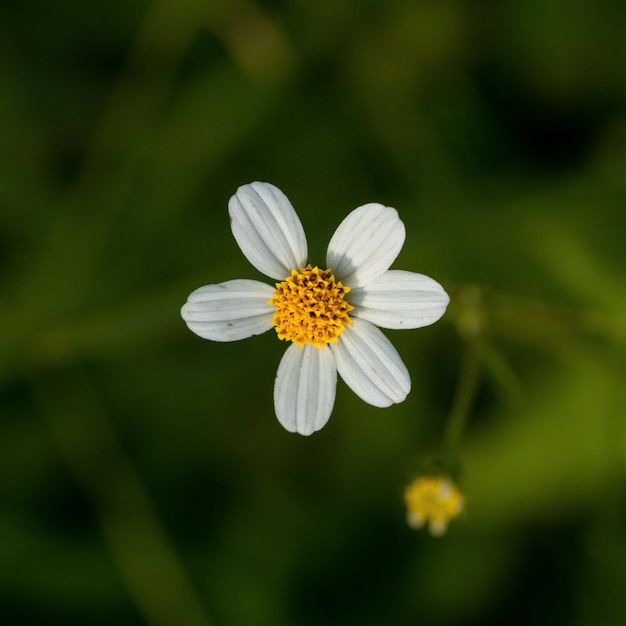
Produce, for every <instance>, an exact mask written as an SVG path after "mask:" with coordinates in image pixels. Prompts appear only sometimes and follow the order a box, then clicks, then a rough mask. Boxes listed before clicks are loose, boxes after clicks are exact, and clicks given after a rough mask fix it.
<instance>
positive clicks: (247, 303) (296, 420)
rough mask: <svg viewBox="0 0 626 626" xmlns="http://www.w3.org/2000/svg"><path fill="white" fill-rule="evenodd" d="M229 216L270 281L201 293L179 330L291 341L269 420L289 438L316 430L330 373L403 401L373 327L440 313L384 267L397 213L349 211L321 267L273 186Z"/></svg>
mask: <svg viewBox="0 0 626 626" xmlns="http://www.w3.org/2000/svg"><path fill="white" fill-rule="evenodd" d="M228 213H229V215H230V224H231V229H232V232H233V235H234V236H235V240H236V241H237V243H238V245H239V247H240V248H241V251H242V252H243V254H244V256H245V257H246V258H247V259H248V261H250V263H252V265H253V266H254V267H255V268H256V269H257V270H259V271H260V272H262V273H263V274H265V275H266V276H269V277H270V278H273V279H274V280H277V281H279V282H277V283H275V285H274V286H270V285H267V284H265V283H262V282H260V281H256V280H245V279H244V280H229V281H226V282H224V283H219V284H217V285H206V286H204V287H200V288H199V289H196V290H195V291H194V292H193V293H192V294H191V295H190V296H189V299H188V300H187V303H186V304H185V305H184V306H183V308H182V310H181V315H182V317H183V319H184V320H185V322H186V324H187V326H188V327H189V328H190V329H191V330H192V331H193V332H194V333H196V334H197V335H199V336H200V337H203V338H204V339H211V340H213V341H236V340H238V339H245V338H246V337H251V336H253V335H259V334H261V333H264V332H265V331H267V330H269V329H270V328H272V327H273V328H274V329H275V330H276V333H277V335H278V338H279V339H282V340H285V341H291V342H292V344H291V345H290V346H289V347H288V348H287V350H286V352H285V354H284V356H283V357H282V360H281V362H280V365H279V366H278V373H277V375H276V382H275V385H274V406H275V410H276V416H277V417H278V420H279V421H280V423H281V424H282V425H283V426H284V427H285V428H286V429H287V430H288V431H291V432H297V433H300V434H301V435H310V434H311V433H313V432H315V431H317V430H319V429H320V428H322V427H323V426H324V425H325V424H326V422H327V421H328V418H329V417H330V414H331V412H332V409H333V405H334V403H335V389H336V386H337V373H339V375H340V376H341V377H342V378H343V380H344V381H345V382H346V384H347V385H348V386H349V387H350V388H351V389H352V390H353V391H354V393H356V394H357V395H358V396H359V397H360V398H362V399H363V400H365V402H367V403H368V404H371V405H373V406H377V407H387V406H390V405H392V404H395V403H399V402H402V401H403V400H404V399H405V398H406V397H407V395H408V393H409V391H410V389H411V379H410V377H409V373H408V371H407V368H406V367H405V365H404V363H403V362H402V359H401V358H400V355H399V354H398V353H397V351H396V349H395V348H394V347H393V346H392V345H391V342H390V341H389V340H388V339H387V338H386V337H385V335H383V333H382V332H381V331H380V330H379V329H378V328H376V326H381V327H382V328H390V329H399V328H419V327H421V326H427V325H429V324H432V323H433V322H436V321H437V320H438V319H439V318H440V317H441V316H442V315H443V314H444V312H445V310H446V307H447V305H448V302H449V297H448V295H447V294H446V292H445V291H444V290H443V288H442V287H441V285H439V283H437V282H436V281H434V280H433V279H431V278H428V277H427V276H424V275H422V274H415V273H413V272H405V271H400V270H389V267H390V266H391V264H392V263H393V261H394V260H395V258H396V257H397V256H398V253H399V252H400V249H401V248H402V245H403V244H404V238H405V230H404V224H403V223H402V222H401V221H400V218H399V216H398V213H397V211H396V210H395V209H392V208H389V207H386V206H383V205H382V204H376V203H371V204H365V205H363V206H360V207H359V208H357V209H355V210H354V211H352V213H350V214H349V215H348V216H347V217H346V218H345V219H344V220H343V222H341V224H340V225H339V227H338V228H337V230H336V231H335V233H334V235H333V236H332V238H331V240H330V243H329V244H328V251H327V253H326V268H328V269H320V268H319V267H317V266H312V265H307V260H308V258H307V254H308V251H307V241H306V237H305V234H304V229H303V228H302V224H301V223H300V220H299V219H298V216H297V215H296V212H295V210H294V208H293V207H292V206H291V203H290V202H289V200H288V199H287V197H286V196H285V194H284V193H283V192H282V191H280V189H278V188H277V187H274V186H273V185H270V184H269V183H262V182H254V183H251V184H249V185H243V186H242V187H239V189H237V192H236V193H235V195H234V196H233V197H232V198H231V199H230V201H229V203H228Z"/></svg>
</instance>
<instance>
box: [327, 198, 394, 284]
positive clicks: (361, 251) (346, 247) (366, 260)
mask: <svg viewBox="0 0 626 626" xmlns="http://www.w3.org/2000/svg"><path fill="white" fill-rule="evenodd" d="M404 237H405V230H404V224H403V223H402V221H401V220H400V217H399V216H398V212H397V211H396V210H395V209H392V208H390V207H386V206H383V205H382V204H375V203H372V204H364V205H363V206H361V207H359V208H358V209H355V210H354V211H352V213H350V214H349V215H348V216H347V217H346V218H345V219H344V220H343V222H341V224H339V226H338V227H337V230H336V231H335V233H334V234H333V236H332V238H331V240H330V243H329V244H328V252H327V253H326V263H327V267H329V268H330V269H332V271H333V273H334V274H335V276H337V278H338V279H339V280H341V281H342V282H343V283H344V285H348V287H352V288H354V287H359V286H361V285H366V284H367V283H370V282H372V281H373V280H376V279H377V278H378V277H379V276H380V275H381V274H382V273H383V272H385V271H386V270H388V269H389V266H390V265H391V264H392V263H393V262H394V260H395V258H396V257H397V256H398V253H399V252H400V250H401V248H402V244H404Z"/></svg>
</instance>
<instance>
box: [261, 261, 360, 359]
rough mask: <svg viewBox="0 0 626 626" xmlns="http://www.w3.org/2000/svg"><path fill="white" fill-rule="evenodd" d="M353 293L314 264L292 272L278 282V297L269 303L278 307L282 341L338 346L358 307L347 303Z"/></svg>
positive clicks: (275, 323) (276, 320)
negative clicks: (333, 344) (336, 344)
mask: <svg viewBox="0 0 626 626" xmlns="http://www.w3.org/2000/svg"><path fill="white" fill-rule="evenodd" d="M349 291H350V287H346V286H345V285H343V284H342V283H341V281H336V280H335V277H334V276H333V274H332V272H331V271H330V270H321V269H320V268H319V267H311V266H310V265H307V266H306V267H305V268H301V269H300V271H297V270H291V276H288V277H287V278H286V279H285V280H284V281H283V282H282V283H276V291H275V292H274V297H273V298H272V299H271V300H269V301H268V304H273V305H274V306H275V307H276V312H275V313H274V320H273V321H272V325H273V326H274V328H275V329H276V333H277V334H278V338H279V339H284V340H285V341H293V342H294V343H297V344H298V345H299V346H300V347H301V348H302V346H304V344H311V345H313V346H315V347H316V348H323V347H324V346H325V345H326V344H327V343H331V342H332V343H336V342H337V337H339V335H340V334H341V333H342V332H343V331H344V329H345V327H346V324H352V320H351V319H350V316H349V315H348V313H349V312H350V311H352V309H353V308H354V307H353V306H350V305H349V304H348V303H347V302H346V300H345V295H346V294H347V293H348V292H349Z"/></svg>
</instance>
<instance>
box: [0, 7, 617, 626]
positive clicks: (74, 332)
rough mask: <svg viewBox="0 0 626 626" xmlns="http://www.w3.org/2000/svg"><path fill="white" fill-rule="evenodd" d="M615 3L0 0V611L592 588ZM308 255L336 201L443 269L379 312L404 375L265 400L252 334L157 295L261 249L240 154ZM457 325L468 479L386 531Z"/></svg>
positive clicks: (569, 611) (562, 603)
mask: <svg viewBox="0 0 626 626" xmlns="http://www.w3.org/2000/svg"><path fill="white" fill-rule="evenodd" d="M625 28H626V11H625V9H624V7H623V6H622V3H620V2H618V1H617V0H603V1H602V2H595V3H592V2H590V1H589V0H578V1H577V2H574V3H572V2H568V3H565V2H562V1H560V0H552V1H550V2H537V1H535V2H524V3H518V2H511V1H501V2H489V1H486V0H472V1H470V0H467V1H465V2H461V1H460V0H444V1H441V2H431V1H428V0H419V1H415V2H410V1H408V0H392V1H389V2H386V3H380V2H375V1H373V0H368V1H366V2H359V3H357V2H343V3H305V2H302V1H300V0H294V1H292V2H253V1H252V0H238V1H237V2H225V1H220V0H214V1H202V0H185V1H184V2H177V3H174V2H171V1H166V0H161V1H156V2H153V3H150V2H145V1H143V0H142V1H135V2H131V3H124V4H122V3H113V4H110V3H105V2H101V1H99V0H97V1H96V2H94V3H90V4H89V5H84V6H83V5H79V4H77V3H74V2H69V1H67V0H64V1H61V2H57V3H55V4H54V5H47V4H45V3H36V2H31V1H26V2H22V3H19V4H15V5H11V6H9V5H5V6H3V7H1V8H0V52H1V54H0V137H1V138H2V141H1V142H0V289H1V293H2V300H1V302H0V346H1V350H0V407H1V408H0V615H1V616H2V621H3V623H7V624H20V625H29V624H47V625H48V624H50V625H52V624H68V623H76V624H83V623H89V624H101V623H102V624H104V623H107V624H110V623H120V624H144V623H145V624H150V625H153V624H173V623H180V624H214V625H218V626H220V625H228V624H233V625H237V626H242V625H246V624H250V625H252V624H254V625H257V624H268V625H270V624H271V625H272V626H275V625H276V624H298V625H302V626H306V625H308V624H311V625H312V624H321V623H323V624H341V625H342V626H344V625H346V624H359V625H368V624H371V625H378V624H383V623H385V624H386V623H392V624H398V625H402V624H407V625H409V624H415V623H441V624H478V623H480V624H491V623H493V624H500V623H503V622H505V621H506V622H507V623H510V622H512V623H514V624H515V623H520V624H522V623H532V624H554V623H567V624H574V625H581V626H583V625H584V626H586V625H589V624H593V625H594V626H596V625H600V626H602V625H603V624H607V625H608V624H611V625H613V624H617V623H621V622H622V621H624V620H625V619H626V605H625V604H624V600H623V598H624V597H626V594H624V593H623V592H624V587H625V583H626V578H625V576H624V573H623V567H622V564H623V562H624V559H625V558H626V508H625V505H624V499H623V493H624V489H625V486H626V484H625V483H626V480H625V470H626V467H625V459H626V427H625V426H624V414H625V409H626V394H625V392H624V386H623V380H624V375H625V374H626V356H625V355H626V351H625V347H626V346H625V344H626V318H625V314H624V311H625V310H626V288H625V287H624V285H625V278H626V276H625V273H626V272H625V268H626V263H625V262H626V254H625V252H624V232H626V212H625V211H624V207H625V204H626V150H625V149H624V146H625V145H626V117H625V112H626V108H625V106H624V105H625V95H626V75H625V74H624V72H623V68H624V67H625V66H626V39H625V38H624V37H623V36H622V34H623V32H624V29H625ZM252 180H267V181H269V182H272V183H274V184H276V185H278V186H279V187H281V188H282V189H283V190H284V191H285V193H287V195H288V196H289V197H290V199H291V200H292V202H293V204H294V206H295V207H296V209H297V210H298V212H299V214H300V216H301V218H302V221H303V223H304V225H305V229H306V231H307V235H308V237H309V243H310V246H309V248H310V254H311V260H313V261H315V259H318V260H319V259H322V258H323V255H324V252H325V245H326V242H327V241H328V239H329V237H330V235H331V234H332V232H333V230H334V228H335V227H336V225H337V224H338V223H339V222H340V221H341V219H342V218H343V217H344V216H345V215H346V214H347V213H348V212H349V211H350V210H351V209H352V208H354V207H356V206H358V205H359V204H362V203H364V202H368V201H380V202H384V203H385V204H388V205H390V206H395V207H396V208H397V209H398V210H399V212H400V215H401V217H402V219H403V220H404V222H405V224H406V227H407V242H406V245H405V248H404V249H403V251H402V252H401V254H400V256H399V258H398V261H397V263H396V265H395V266H396V267H402V268H406V269H410V270H413V271H419V272H423V273H425V274H428V275H430V276H433V277H434V278H436V279H437V280H440V281H441V282H442V283H443V284H444V285H445V286H446V287H447V289H448V290H449V292H450V293H451V295H452V303H451V305H450V308H449V310H448V313H447V314H446V316H445V317H444V319H443V320H442V321H441V322H439V323H438V324H437V325H435V326H433V327H432V328H428V329H424V330H421V331H410V332H403V333H394V332H389V333H388V335H389V336H390V337H391V339H392V341H393V342H394V343H395V345H396V346H397V347H398V350H399V351H400V353H401V355H402V356H403V358H404V359H405V361H406V363H407V366H408V367H409V370H410V372H411V377H412V383H413V390H412V393H411V395H410V396H409V398H408V399H407V401H406V402H405V403H403V404H402V405H399V406H395V407H392V408H390V409H387V410H384V411H382V410H379V409H375V408H373V407H369V406H367V405H365V404H364V403H362V402H361V401H360V400H359V399H358V398H356V397H355V396H354V395H353V394H352V393H351V392H350V391H349V390H348V389H347V388H346V386H345V385H344V384H343V383H341V382H340V383H339V386H338V395H337V403H336V407H335V410H334V413H333V416H332V417H331V420H330V422H329V424H328V425H327V426H326V428H325V429H324V430H323V431H322V432H320V433H317V434H316V435H314V436H313V437H311V438H306V439H305V438H300V437H297V436H294V435H291V434H289V433H286V432H284V431H283V430H282V429H281V427H280V426H279V425H278V423H277V422H276V419H275V417H274V415H273V406H272V392H271V389H272V384H273V379H274V372H275V367H276V366H277V364H278V361H279V359H280V356H281V354H282V351H283V350H284V345H282V344H280V343H279V342H277V341H275V339H274V338H273V337H271V335H270V333H268V334H267V336H262V337H255V338H252V339H249V340H247V341H244V342H238V343H235V344H230V345H223V344H213V343H209V342H203V341H201V340H199V339H198V338H196V337H195V336H193V335H192V334H191V333H189V332H188V331H187V329H186V328H185V327H184V324H183V323H182V321H181V320H180V317H179V309H180V306H181V305H182V303H183V302H184V301H185V298H186V297H187V295H188V293H189V292H190V291H191V290H192V289H194V288H196V287H197V286H199V285H201V284H207V283H211V282H219V281H222V280H227V279H231V278H236V277H249V278H259V275H258V273H257V272H256V271H255V270H254V269H253V268H251V267H250V266H249V265H248V264H247V263H246V261H245V259H244V258H243V255H241V253H240V252H239V250H238V249H237V248H236V245H235V243H234V241H233V240H232V237H231V236H230V234H229V228H228V220H227V214H226V205H227V201H228V198H229V197H230V195H231V194H232V193H233V192H234V191H235V189H236V188H237V186H238V185H240V184H243V183H245V182H250V181H252ZM475 340H477V341H479V342H480V346H481V350H480V356H481V360H480V362H479V367H480V369H479V378H478V383H477V384H478V386H477V388H476V389H475V391H476V396H475V398H474V401H473V403H472V406H471V410H470V413H469V415H468V425H467V431H466V433H465V436H464V438H463V439H462V443H461V448H460V450H461V452H460V463H461V475H460V480H461V485H462V487H463V489H464V490H465V492H466V496H467V512H466V514H465V515H464V517H463V519H461V520H459V521H457V522H455V523H453V525H452V527H451V528H450V530H449V533H448V535H447V536H446V537H445V538H444V539H442V540H432V539H431V538H429V537H428V536H423V535H421V534H416V533H414V532H412V531H409V529H408V528H406V527H405V525H404V511H403V510H402V499H401V491H402V487H403V485H404V484H406V482H408V481H409V480H410V479H411V478H412V477H413V475H414V473H415V472H416V471H419V469H420V468H421V467H423V465H424V463H425V462H427V460H428V459H430V458H431V457H432V456H433V455H434V454H436V453H437V452H438V451H439V448H440V446H441V445H442V442H443V439H444V431H445V427H446V420H447V419H448V416H449V413H450V411H451V407H452V404H453V396H454V393H455V389H456V388H457V384H458V377H459V372H460V371H461V359H462V354H463V353H464V352H465V350H466V348H467V344H468V342H470V341H475Z"/></svg>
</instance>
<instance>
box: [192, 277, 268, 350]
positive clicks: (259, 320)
mask: <svg viewBox="0 0 626 626" xmlns="http://www.w3.org/2000/svg"><path fill="white" fill-rule="evenodd" d="M273 295H274V290H273V289H272V287H270V286H269V285H266V284H265V283H261V282H259V281H257V280H229V281H226V282H225V283H219V284H217V285H205V286H204V287H200V288H199V289H196V290H195V291H194V292H193V293H192V294H191V295H190V296H189V298H188V299H187V302H186V303H185V305H184V306H183V308H182V309H181V311H180V314H181V316H182V318H183V319H184V320H185V322H186V324H187V326H189V329H190V330H192V331H193V332H194V333H196V335H199V336H200V337H203V338H204V339H212V340H213V341H236V340H237V339H245V338H246V337H252V335H260V334H261V333H264V332H265V331H266V330H269V329H270V328H271V327H272V318H273V316H274V311H275V308H274V306H272V305H271V304H267V301H268V300H270V299H271V298H272V296H273Z"/></svg>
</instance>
